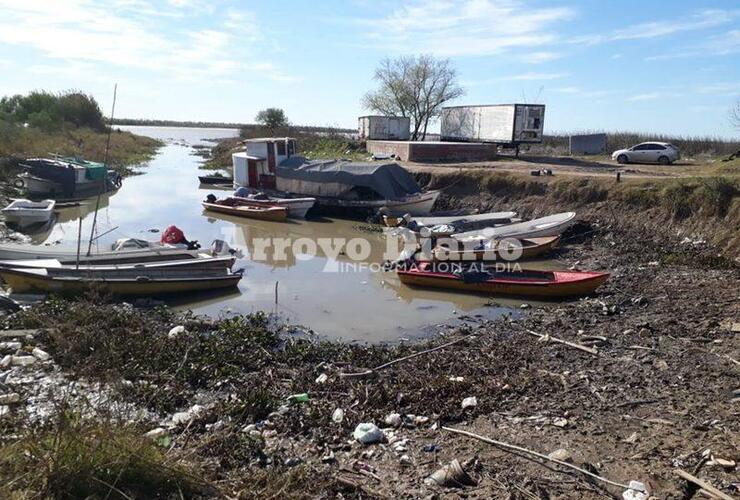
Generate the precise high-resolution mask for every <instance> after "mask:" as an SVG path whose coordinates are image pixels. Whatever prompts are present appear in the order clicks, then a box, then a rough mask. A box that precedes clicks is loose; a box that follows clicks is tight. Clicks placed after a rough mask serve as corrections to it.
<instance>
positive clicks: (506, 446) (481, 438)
mask: <svg viewBox="0 0 740 500" xmlns="http://www.w3.org/2000/svg"><path fill="white" fill-rule="evenodd" d="M442 429H444V430H446V431H449V432H453V433H456V434H462V435H464V436H468V437H471V438H473V439H477V440H478V441H483V442H484V443H488V444H490V445H493V446H496V447H498V448H501V449H503V450H505V451H509V452H511V451H517V452H519V453H525V454H528V455H532V456H535V457H537V458H539V459H542V460H546V461H549V462H554V463H556V464H558V465H562V466H563V467H567V468H569V469H573V470H575V471H577V472H580V473H581V474H585V475H587V476H589V477H591V478H593V479H596V480H598V481H601V482H603V483H606V484H610V485H612V486H618V487H620V488H624V489H633V488H630V487H629V485H626V484H622V483H617V482H615V481H611V480H609V479H606V478H603V477H601V476H597V475H596V474H594V473H592V472H589V471H587V470H585V469H581V468H580V467H577V466H575V465H573V464H569V463H568V462H563V461H562V460H558V459H556V458H550V457H548V456H547V455H543V454H542V453H538V452H536V451H532V450H528V449H527V448H522V447H521V446H516V445H513V444H509V443H504V442H503V441H496V440H495V439H491V438H488V437H485V436H481V435H479V434H474V433H472V432H468V431H464V430H461V429H454V428H452V427H444V426H443V427H442Z"/></svg>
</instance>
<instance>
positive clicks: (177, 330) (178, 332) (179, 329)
mask: <svg viewBox="0 0 740 500" xmlns="http://www.w3.org/2000/svg"><path fill="white" fill-rule="evenodd" d="M183 333H185V327H184V326H182V325H179V326H176V327H174V328H173V329H172V330H170V332H169V333H168V334H167V337H169V338H171V339H174V338H177V337H178V336H180V335H182V334H183Z"/></svg>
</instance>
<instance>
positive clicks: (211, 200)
mask: <svg viewBox="0 0 740 500" xmlns="http://www.w3.org/2000/svg"><path fill="white" fill-rule="evenodd" d="M217 199H218V198H216V195H215V194H213V193H210V194H209V195H208V196H206V201H207V202H208V203H216V200H217Z"/></svg>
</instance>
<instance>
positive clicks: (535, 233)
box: [453, 212, 576, 241]
mask: <svg viewBox="0 0 740 500" xmlns="http://www.w3.org/2000/svg"><path fill="white" fill-rule="evenodd" d="M575 219H576V213H575V212H563V213H560V214H555V215H549V216H547V217H540V218H539V219H532V220H528V221H525V222H518V223H516V224H508V225H504V226H499V227H487V228H485V229H478V230H475V231H466V232H462V233H457V234H454V235H453V238H455V239H458V240H460V241H467V240H486V239H502V238H537V237H541V236H558V235H560V234H562V233H563V231H565V230H566V229H568V228H569V227H570V226H571V225H573V224H574V223H575Z"/></svg>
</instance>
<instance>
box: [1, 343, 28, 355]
mask: <svg viewBox="0 0 740 500" xmlns="http://www.w3.org/2000/svg"><path fill="white" fill-rule="evenodd" d="M21 347H23V344H21V343H20V342H0V351H2V352H10V353H13V352H16V351H17V350H18V349H20V348H21Z"/></svg>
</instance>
